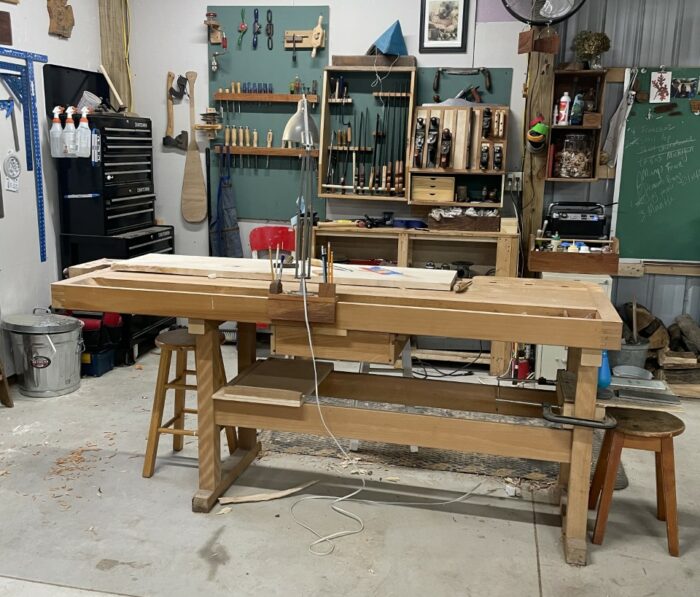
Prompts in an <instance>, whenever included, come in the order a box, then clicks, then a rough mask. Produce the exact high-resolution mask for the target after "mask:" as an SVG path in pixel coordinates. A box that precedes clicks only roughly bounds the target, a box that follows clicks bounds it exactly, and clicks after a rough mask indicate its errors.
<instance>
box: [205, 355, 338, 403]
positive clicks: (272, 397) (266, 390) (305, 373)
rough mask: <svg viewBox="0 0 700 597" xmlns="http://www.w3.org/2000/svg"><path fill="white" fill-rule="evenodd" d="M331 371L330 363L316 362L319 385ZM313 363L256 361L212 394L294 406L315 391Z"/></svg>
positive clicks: (248, 400) (219, 397)
mask: <svg viewBox="0 0 700 597" xmlns="http://www.w3.org/2000/svg"><path fill="white" fill-rule="evenodd" d="M332 371H333V365H332V364H331V363H322V362H321V363H316V372H317V375H318V383H319V384H320V383H321V382H322V381H323V380H324V379H326V377H328V375H329V374H330V373H332ZM314 387H315V380H314V368H313V363H312V362H311V361H307V360H299V359H294V360H292V359H267V360H265V361H258V362H257V363H255V364H254V365H252V366H251V367H249V368H248V369H246V370H245V371H244V372H243V373H241V374H240V375H239V376H238V377H236V378H235V379H234V380H233V381H232V382H231V383H230V384H227V385H226V386H224V387H223V388H221V390H219V391H218V392H217V393H216V394H214V397H215V398H217V399H220V400H234V401H237V402H250V403H253V404H272V405H275V406H296V407H299V406H301V405H302V404H303V402H304V398H305V397H306V396H309V395H311V394H313V393H314Z"/></svg>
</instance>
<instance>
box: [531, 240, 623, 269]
mask: <svg viewBox="0 0 700 597" xmlns="http://www.w3.org/2000/svg"><path fill="white" fill-rule="evenodd" d="M537 240H549V239H537ZM563 240H569V239H563ZM578 240H582V239H578ZM569 242H571V241H569ZM584 242H585V243H586V244H587V245H590V244H593V245H600V244H606V245H610V247H611V248H612V252H611V253H555V252H553V251H535V237H534V236H531V237H530V251H529V255H528V269H529V270H530V271H531V272H557V273H560V274H605V275H610V276H616V275H617V272H618V268H619V266H620V254H619V242H618V240H617V239H616V238H614V237H613V238H612V239H611V240H609V241H592V240H586V241H584Z"/></svg>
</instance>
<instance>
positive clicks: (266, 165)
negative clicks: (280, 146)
mask: <svg viewBox="0 0 700 597" xmlns="http://www.w3.org/2000/svg"><path fill="white" fill-rule="evenodd" d="M271 147H272V129H268V131H267V148H268V149H270V148H271ZM265 167H266V168H269V167H270V154H269V153H268V154H267V164H265Z"/></svg>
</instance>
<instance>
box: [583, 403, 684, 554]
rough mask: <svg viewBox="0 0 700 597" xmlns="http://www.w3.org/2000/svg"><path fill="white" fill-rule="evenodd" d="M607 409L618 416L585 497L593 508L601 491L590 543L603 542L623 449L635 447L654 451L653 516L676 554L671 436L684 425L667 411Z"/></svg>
mask: <svg viewBox="0 0 700 597" xmlns="http://www.w3.org/2000/svg"><path fill="white" fill-rule="evenodd" d="M607 412H608V413H609V414H611V415H612V416H613V417H615V419H617V427H616V428H615V429H611V430H609V431H607V432H606V433H605V439H604V440H603V446H602V448H601V450H600V456H599V457H598V464H597V465H596V468H595V474H594V475H593V481H592V483H591V491H590V494H589V497H588V508H589V509H591V510H593V509H595V507H596V504H597V503H598V498H600V497H601V494H602V498H601V499H600V507H599V508H598V516H597V517H596V521H595V529H594V531H593V543H595V544H597V545H600V544H601V543H603V537H604V535H605V525H606V524H607V522H608V513H609V512H610V503H611V502H612V495H613V488H614V486H615V476H616V475H617V469H618V467H619V465H620V456H621V454H622V448H636V449H637V450H649V451H650V452H654V453H655V457H656V517H657V518H658V519H659V520H665V521H666V534H667V536H668V552H669V553H670V554H671V555H672V556H678V555H679V553H680V548H679V545H678V509H677V505H676V470H675V464H674V460H673V438H674V437H675V436H676V435H680V434H681V433H683V431H684V430H685V425H684V424H683V421H681V420H680V419H679V418H678V417H674V416H673V415H672V414H669V413H666V412H656V411H647V410H635V409H631V408H609V409H607Z"/></svg>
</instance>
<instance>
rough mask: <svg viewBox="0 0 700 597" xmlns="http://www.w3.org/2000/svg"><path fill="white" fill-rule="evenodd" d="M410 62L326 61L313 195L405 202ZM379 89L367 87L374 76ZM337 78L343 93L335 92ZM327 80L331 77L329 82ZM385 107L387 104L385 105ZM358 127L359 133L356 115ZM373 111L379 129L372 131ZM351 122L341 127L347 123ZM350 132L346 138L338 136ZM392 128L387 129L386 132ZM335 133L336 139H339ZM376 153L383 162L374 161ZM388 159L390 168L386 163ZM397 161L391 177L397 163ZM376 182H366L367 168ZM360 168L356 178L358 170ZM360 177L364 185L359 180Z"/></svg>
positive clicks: (412, 76) (412, 75)
mask: <svg viewBox="0 0 700 597" xmlns="http://www.w3.org/2000/svg"><path fill="white" fill-rule="evenodd" d="M416 70H417V69H416V67H415V66H393V67H389V66H376V67H375V66H374V65H367V66H364V65H363V66H345V65H342V66H341V65H337V66H328V67H326V68H325V69H324V72H323V86H322V95H321V132H320V135H321V142H320V143H319V148H320V149H319V166H318V173H319V176H318V178H319V180H318V196H319V197H322V198H326V199H349V200H361V201H396V202H403V203H405V202H406V201H407V192H406V189H407V185H406V177H407V172H408V166H410V161H409V159H410V156H409V145H410V143H409V140H410V132H411V122H412V114H413V109H414V101H415V93H416ZM377 74H379V76H381V77H382V78H383V83H382V86H383V88H384V89H382V90H379V91H376V90H375V89H376V88H373V87H372V86H371V84H372V81H373V80H374V79H375V77H376V75H377ZM341 77H342V78H343V82H344V84H347V87H348V92H347V94H342V91H341V94H342V96H341V97H336V95H337V94H338V84H337V81H338V80H339V79H340V78H341ZM331 79H333V80H334V81H335V83H334V84H332V82H331ZM384 106H387V107H388V109H385V107H384ZM361 115H364V117H366V120H367V122H364V121H363V127H364V130H363V131H362V137H361V138H360V137H359V132H360V131H359V124H360V117H361ZM377 115H379V119H380V129H379V134H378V135H375V130H376V123H377ZM349 122H350V123H352V125H351V126H347V123H349ZM348 129H350V130H351V131H352V133H351V135H350V139H349V142H348V143H343V142H342V140H343V139H344V138H345V137H346V132H347V130H348ZM392 133H393V134H392ZM339 138H340V139H341V142H339ZM380 158H381V159H382V161H383V162H384V163H383V164H382V163H380ZM389 164H391V166H392V167H388V166H389ZM399 164H400V168H399V172H401V174H400V175H399V176H396V170H397V166H398V165H399ZM373 166H374V171H375V173H374V176H375V179H376V180H377V181H378V183H377V184H375V185H370V184H369V182H370V180H371V179H370V173H371V171H372V169H373ZM360 168H362V169H363V170H364V177H362V178H361V175H360V172H362V170H360ZM363 180H364V184H361V182H362V181H363Z"/></svg>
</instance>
